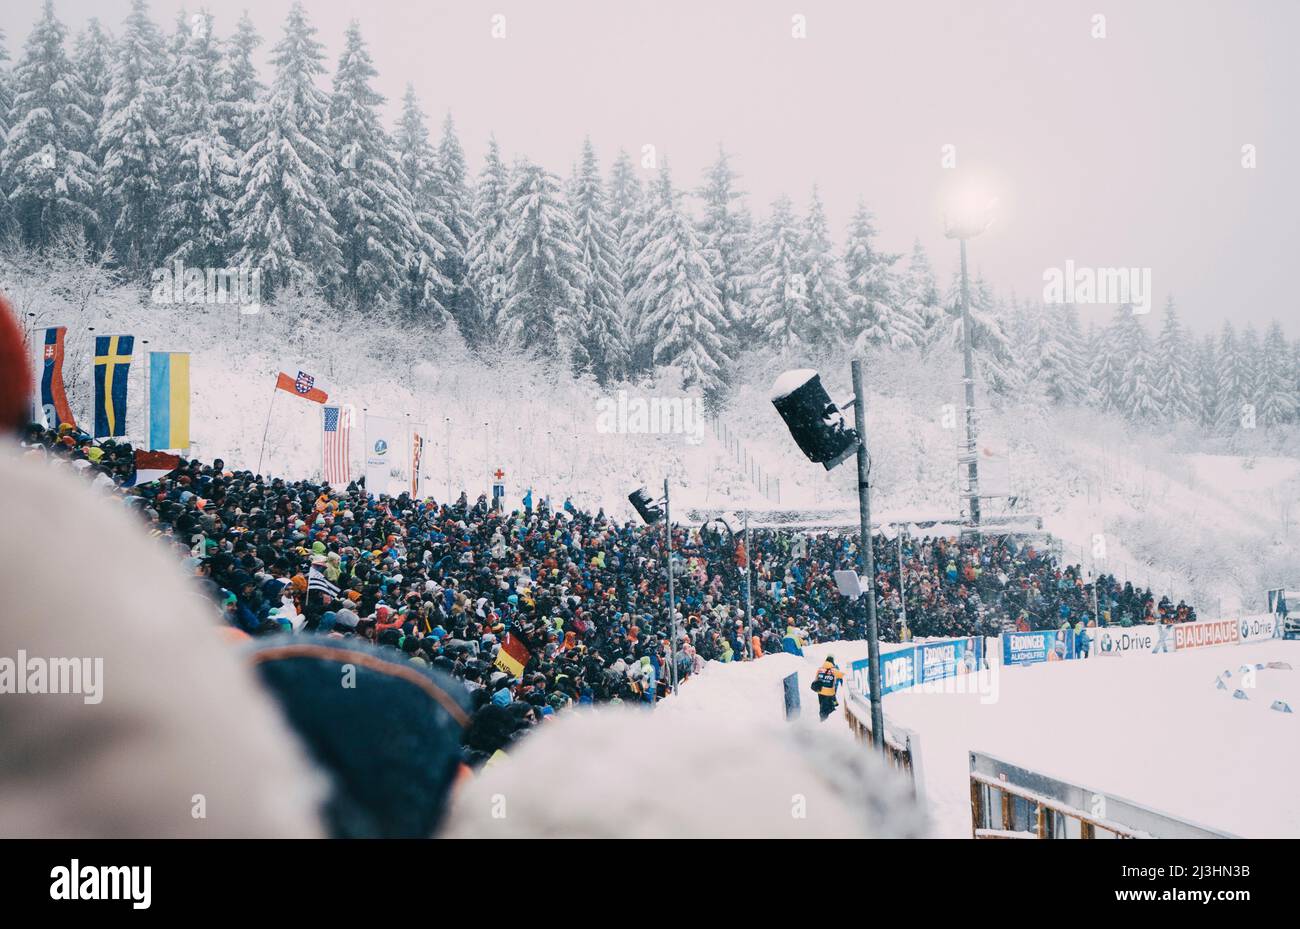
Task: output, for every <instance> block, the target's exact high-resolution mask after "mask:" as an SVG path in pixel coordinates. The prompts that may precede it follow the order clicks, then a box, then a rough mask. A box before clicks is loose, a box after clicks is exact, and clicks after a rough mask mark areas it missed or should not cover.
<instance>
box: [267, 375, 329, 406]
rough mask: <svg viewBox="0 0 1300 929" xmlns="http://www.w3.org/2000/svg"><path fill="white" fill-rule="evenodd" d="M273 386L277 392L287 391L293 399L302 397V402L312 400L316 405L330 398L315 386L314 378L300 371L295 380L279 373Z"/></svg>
mask: <svg viewBox="0 0 1300 929" xmlns="http://www.w3.org/2000/svg"><path fill="white" fill-rule="evenodd" d="M275 386H276V389H278V390H284V391H288V392H289V393H291V394H293V395H294V396H295V397H302V398H303V399H304V400H312V401H315V402H316V403H324V402H325V401H326V400H328V399H329V398H330V395H329V394H327V393H325V391H323V390H321V389H320V388H319V387H317V386H316V378H314V377H312V376H311V375H310V374H306V373H304V372H302V371H299V372H298V376H297V377H296V378H295V377H290V376H289V375H287V374H285V373H284V372H283V371H281V372H280V376H279V377H278V378H276V380H275Z"/></svg>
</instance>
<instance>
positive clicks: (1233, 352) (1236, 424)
mask: <svg viewBox="0 0 1300 929" xmlns="http://www.w3.org/2000/svg"><path fill="white" fill-rule="evenodd" d="M1216 361H1217V365H1216V367H1215V372H1214V373H1215V385H1216V395H1217V399H1218V407H1217V409H1216V411H1215V417H1214V428H1215V429H1216V430H1217V431H1219V432H1235V431H1236V430H1237V429H1238V428H1240V426H1241V417H1242V404H1244V403H1246V402H1247V401H1246V388H1247V381H1246V376H1245V371H1244V364H1243V359H1242V357H1241V344H1240V342H1239V341H1238V339H1237V330H1236V329H1235V328H1233V325H1232V322H1231V320H1227V321H1225V322H1224V324H1223V329H1222V330H1220V332H1219V350H1218V357H1217V358H1216Z"/></svg>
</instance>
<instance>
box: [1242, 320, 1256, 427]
mask: <svg viewBox="0 0 1300 929" xmlns="http://www.w3.org/2000/svg"><path fill="white" fill-rule="evenodd" d="M1238 354H1239V357H1240V358H1241V403H1242V406H1243V407H1245V406H1249V407H1250V408H1251V410H1252V411H1254V413H1255V414H1256V417H1255V418H1256V425H1258V424H1259V423H1258V412H1259V354H1260V348H1259V330H1258V329H1256V328H1255V324H1254V323H1247V324H1246V328H1245V330H1243V332H1242V334H1241V343H1240V348H1239V350H1238Z"/></svg>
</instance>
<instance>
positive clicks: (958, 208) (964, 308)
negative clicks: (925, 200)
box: [943, 184, 998, 530]
mask: <svg viewBox="0 0 1300 929" xmlns="http://www.w3.org/2000/svg"><path fill="white" fill-rule="evenodd" d="M997 204H998V201H997V198H996V197H994V196H992V195H990V193H989V192H988V190H987V189H986V188H983V187H981V186H980V185H978V184H969V185H967V186H965V187H962V188H960V189H958V190H957V191H955V192H954V193H953V194H952V196H951V197H950V198H949V202H948V205H947V209H945V210H944V216H943V234H944V235H945V236H947V237H948V238H950V239H957V240H958V241H959V242H960V244H961V343H962V345H961V347H962V384H963V387H964V389H965V400H966V410H965V414H966V445H965V448H964V449H963V452H964V454H963V455H962V458H963V460H965V461H966V481H967V485H968V486H967V488H966V494H967V500H968V503H967V509H968V512H969V515H970V521H971V525H972V526H973V527H975V529H977V530H978V528H979V524H980V496H979V464H978V462H977V461H976V458H977V457H978V456H977V455H976V454H975V443H976V434H977V432H978V430H977V429H976V427H975V364H974V359H973V353H972V351H971V319H970V278H969V276H968V275H967V272H966V240H967V239H973V238H975V237H976V236H977V235H979V234H980V233H981V232H984V231H985V230H986V229H988V228H989V226H991V225H993V219H994V212H995V210H996V209H997Z"/></svg>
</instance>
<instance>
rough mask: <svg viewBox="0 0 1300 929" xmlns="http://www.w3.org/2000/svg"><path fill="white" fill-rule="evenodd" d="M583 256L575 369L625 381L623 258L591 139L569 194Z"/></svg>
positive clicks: (600, 380)
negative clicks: (622, 378)
mask: <svg viewBox="0 0 1300 929" xmlns="http://www.w3.org/2000/svg"><path fill="white" fill-rule="evenodd" d="M570 208H571V210H572V212H573V218H574V224H575V229H574V232H575V234H576V235H577V239H578V249H579V255H580V257H581V262H582V266H583V268H584V269H585V271H586V287H585V288H584V290H583V301H582V306H581V309H580V313H581V322H580V331H579V337H578V340H577V343H576V346H575V367H576V368H577V369H578V370H579V371H584V372H589V373H590V374H591V375H592V376H594V377H595V378H596V381H597V382H598V383H600V384H602V385H604V384H609V383H610V382H611V381H613V380H615V379H617V378H619V377H621V376H622V374H623V372H624V370H625V369H626V367H627V349H628V336H627V330H626V329H625V327H624V319H625V312H624V306H623V303H624V300H623V281H622V277H621V275H620V273H619V272H620V269H621V268H622V264H623V261H622V257H621V254H620V252H619V247H618V239H617V238H616V237H615V236H614V231H613V228H612V225H611V223H610V219H609V205H608V203H607V202H606V195H605V187H604V185H603V184H602V182H601V179H600V166H599V165H598V164H597V162H596V151H595V149H594V148H592V145H591V139H590V138H588V139H586V140H585V141H584V142H583V145H582V160H581V161H580V162H579V164H578V169H577V173H576V175H575V177H574V183H573V188H572V192H571V194H570Z"/></svg>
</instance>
